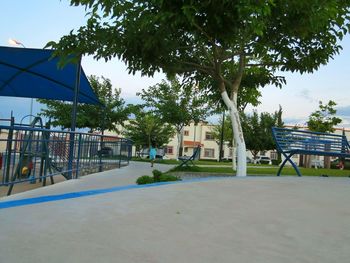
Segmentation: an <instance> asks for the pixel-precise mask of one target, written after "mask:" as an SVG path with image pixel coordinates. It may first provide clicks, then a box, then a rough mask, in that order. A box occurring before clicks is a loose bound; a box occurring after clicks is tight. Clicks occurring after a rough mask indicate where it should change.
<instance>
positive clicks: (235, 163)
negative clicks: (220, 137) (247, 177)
mask: <svg viewBox="0 0 350 263" xmlns="http://www.w3.org/2000/svg"><path fill="white" fill-rule="evenodd" d="M232 145H233V147H232V169H233V170H235V171H236V170H237V161H236V156H237V146H236V143H235V140H232Z"/></svg>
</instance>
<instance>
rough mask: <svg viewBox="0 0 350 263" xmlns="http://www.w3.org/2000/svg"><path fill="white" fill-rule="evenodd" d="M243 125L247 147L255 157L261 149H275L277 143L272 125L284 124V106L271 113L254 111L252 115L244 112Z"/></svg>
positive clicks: (279, 125)
mask: <svg viewBox="0 0 350 263" xmlns="http://www.w3.org/2000/svg"><path fill="white" fill-rule="evenodd" d="M241 119H242V127H243V131H244V139H245V141H246V144H247V149H248V150H250V152H251V153H252V155H253V157H254V158H256V156H257V155H258V153H259V152H260V151H268V150H273V149H275V148H276V147H275V143H274V141H273V137H272V130H271V129H272V127H274V126H278V127H281V126H283V122H282V108H281V106H280V108H279V110H278V111H276V112H274V113H272V114H270V113H267V112H262V113H260V115H259V114H258V112H256V111H253V114H252V115H245V114H242V116H241Z"/></svg>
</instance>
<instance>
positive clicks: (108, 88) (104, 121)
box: [38, 75, 129, 132]
mask: <svg viewBox="0 0 350 263" xmlns="http://www.w3.org/2000/svg"><path fill="white" fill-rule="evenodd" d="M89 81H90V84H91V87H92V89H93V90H94V92H95V94H96V95H97V97H98V99H99V100H100V101H101V102H102V104H103V105H104V106H103V107H101V106H97V105H89V104H78V111H77V127H78V128H89V129H90V132H93V131H94V130H99V131H101V130H102V129H108V130H115V131H117V126H118V125H123V123H124V121H125V120H127V118H128V115H129V109H128V107H126V106H125V102H124V100H123V99H122V98H120V89H113V88H112V83H111V81H110V80H109V79H107V78H104V77H101V78H99V77H96V76H94V75H92V76H90V77H89ZM38 101H39V102H40V103H42V104H44V105H46V108H43V109H41V113H40V115H42V116H45V117H47V118H50V119H51V123H52V125H53V126H60V127H63V128H70V127H71V112H72V107H73V106H72V103H69V102H62V101H55V100H44V99H39V100H38Z"/></svg>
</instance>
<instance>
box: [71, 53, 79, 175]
mask: <svg viewBox="0 0 350 263" xmlns="http://www.w3.org/2000/svg"><path fill="white" fill-rule="evenodd" d="M80 75H81V55H80V56H79V58H78V63H77V71H76V78H75V87H74V99H73V109H72V119H71V129H70V130H71V133H70V136H69V159H68V175H69V179H72V178H73V159H74V139H75V128H76V124H77V108H78V96H79V88H80ZM76 169H79V167H76Z"/></svg>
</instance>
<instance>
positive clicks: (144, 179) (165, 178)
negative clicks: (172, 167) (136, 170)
mask: <svg viewBox="0 0 350 263" xmlns="http://www.w3.org/2000/svg"><path fill="white" fill-rule="evenodd" d="M152 173H153V177H151V176H148V175H143V176H141V177H139V178H137V180H136V183H137V184H153V183H158V182H173V181H181V178H179V177H176V176H173V175H170V174H166V173H162V172H161V171H158V170H153V171H152Z"/></svg>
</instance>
